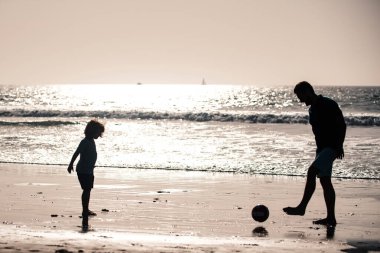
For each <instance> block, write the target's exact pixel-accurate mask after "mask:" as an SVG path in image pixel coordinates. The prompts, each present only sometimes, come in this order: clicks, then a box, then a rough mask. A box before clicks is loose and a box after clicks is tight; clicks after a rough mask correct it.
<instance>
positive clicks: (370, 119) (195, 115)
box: [0, 110, 380, 126]
mask: <svg viewBox="0 0 380 253" xmlns="http://www.w3.org/2000/svg"><path fill="white" fill-rule="evenodd" d="M0 117H24V118H32V117H33V118H55V119H57V118H58V119H59V118H65V119H66V120H45V121H22V122H14V121H11V122H8V121H0V125H3V126H4V125H29V126H55V125H70V124H77V122H78V121H79V120H78V119H75V120H70V118H83V117H89V118H105V119H107V118H108V119H140V120H187V121H197V122H207V121H216V122H247V123H263V124H265V123H268V124H307V123H308V115H306V114H301V113H298V114H297V113H291V114H290V113H284V114H276V113H261V112H260V113H250V114H237V113H235V114H233V113H222V112H182V113H173V112H145V111H80V110H78V111H58V110H57V111H54V110H30V111H28V110H3V111H0ZM345 120H346V123H347V125H350V126H380V116H379V115H350V116H346V117H345Z"/></svg>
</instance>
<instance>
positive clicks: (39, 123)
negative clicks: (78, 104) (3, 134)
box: [0, 120, 77, 127]
mask: <svg viewBox="0 0 380 253" xmlns="http://www.w3.org/2000/svg"><path fill="white" fill-rule="evenodd" d="M74 124H77V123H76V122H72V121H59V120H46V121H0V126H32V127H39V126H42V127H50V126H62V125H74Z"/></svg>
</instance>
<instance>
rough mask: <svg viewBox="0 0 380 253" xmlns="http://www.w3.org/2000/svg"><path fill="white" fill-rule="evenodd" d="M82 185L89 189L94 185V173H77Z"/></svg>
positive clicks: (83, 187)
mask: <svg viewBox="0 0 380 253" xmlns="http://www.w3.org/2000/svg"><path fill="white" fill-rule="evenodd" d="M77 175H78V180H79V183H80V186H81V187H82V189H83V190H89V189H92V188H93V187H94V175H91V174H83V173H77Z"/></svg>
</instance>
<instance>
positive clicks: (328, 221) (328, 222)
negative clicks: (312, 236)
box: [313, 218, 336, 227]
mask: <svg viewBox="0 0 380 253" xmlns="http://www.w3.org/2000/svg"><path fill="white" fill-rule="evenodd" d="M313 224H315V225H324V226H332V227H335V226H336V220H335V219H327V218H325V219H320V220H316V221H313Z"/></svg>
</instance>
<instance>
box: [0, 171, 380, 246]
mask: <svg viewBox="0 0 380 253" xmlns="http://www.w3.org/2000/svg"><path fill="white" fill-rule="evenodd" d="M0 172H1V173H2V177H1V179H0V180H1V188H0V196H1V200H2V203H3V204H2V206H1V208H0V214H1V216H0V217H2V220H1V223H0V250H1V252H3V251H4V252H14V251H16V250H17V249H20V250H21V251H22V252H23V251H26V250H29V249H35V250H39V252H52V251H53V250H60V249H66V250H68V251H72V252H78V250H83V251H84V252H87V251H90V252H104V251H107V252H121V251H123V250H128V251H131V252H211V251H214V252H231V251H233V250H235V251H236V250H239V251H240V252H250V251H252V250H255V251H258V252H278V251H289V252H304V248H305V247H308V248H309V249H310V251H311V252H320V251H326V252H336V251H345V252H350V251H349V250H359V249H363V250H380V236H379V234H380V233H379V232H380V214H379V213H378V210H380V198H379V197H378V192H380V183H379V182H377V181H376V180H360V179H347V180H346V179H336V178H334V179H333V180H334V182H333V183H334V186H335V188H336V192H337V207H336V209H337V210H336V215H337V220H338V225H337V227H336V229H335V231H329V230H328V229H326V228H325V227H324V226H317V225H313V224H312V220H314V219H317V218H323V215H325V206H324V202H323V193H322V190H321V187H320V185H319V184H318V185H317V189H316V192H315V195H314V196H313V199H312V200H311V202H310V205H309V207H308V211H307V213H306V214H305V216H303V217H298V216H297V217H294V216H287V215H285V214H284V213H283V212H282V208H283V207H285V206H288V205H296V204H297V202H298V201H299V200H300V198H301V197H302V196H301V194H302V191H303V187H304V182H305V181H304V180H305V178H303V177H288V176H270V175H249V174H233V173H212V172H195V171H168V170H141V169H130V170H128V171H127V172H126V171H124V172H123V175H121V174H118V171H117V169H110V170H109V171H107V170H102V171H101V172H99V173H97V172H95V177H96V178H95V186H94V189H93V191H92V195H91V200H90V208H91V210H93V211H95V212H96V213H97V214H98V215H97V216H95V217H94V218H92V219H90V225H91V226H93V229H94V230H93V231H89V232H88V233H80V228H79V227H78V226H80V224H81V219H80V218H78V217H79V215H80V213H81V204H80V195H81V189H80V187H79V184H78V182H77V179H76V175H75V174H74V175H73V174H71V175H69V174H68V173H67V171H66V168H65V167H63V166H46V165H29V164H26V165H20V164H0ZM256 204H264V205H266V206H267V207H268V208H269V210H270V216H269V218H268V220H267V221H265V222H264V223H258V222H255V221H253V219H252V218H251V217H250V211H251V209H252V208H253V206H255V205H256ZM103 209H107V210H108V212H102V210H103ZM52 215H54V217H52ZM55 215H56V216H55ZM49 245H50V246H49ZM52 245H53V246H52ZM104 245H105V247H103V246H104Z"/></svg>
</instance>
